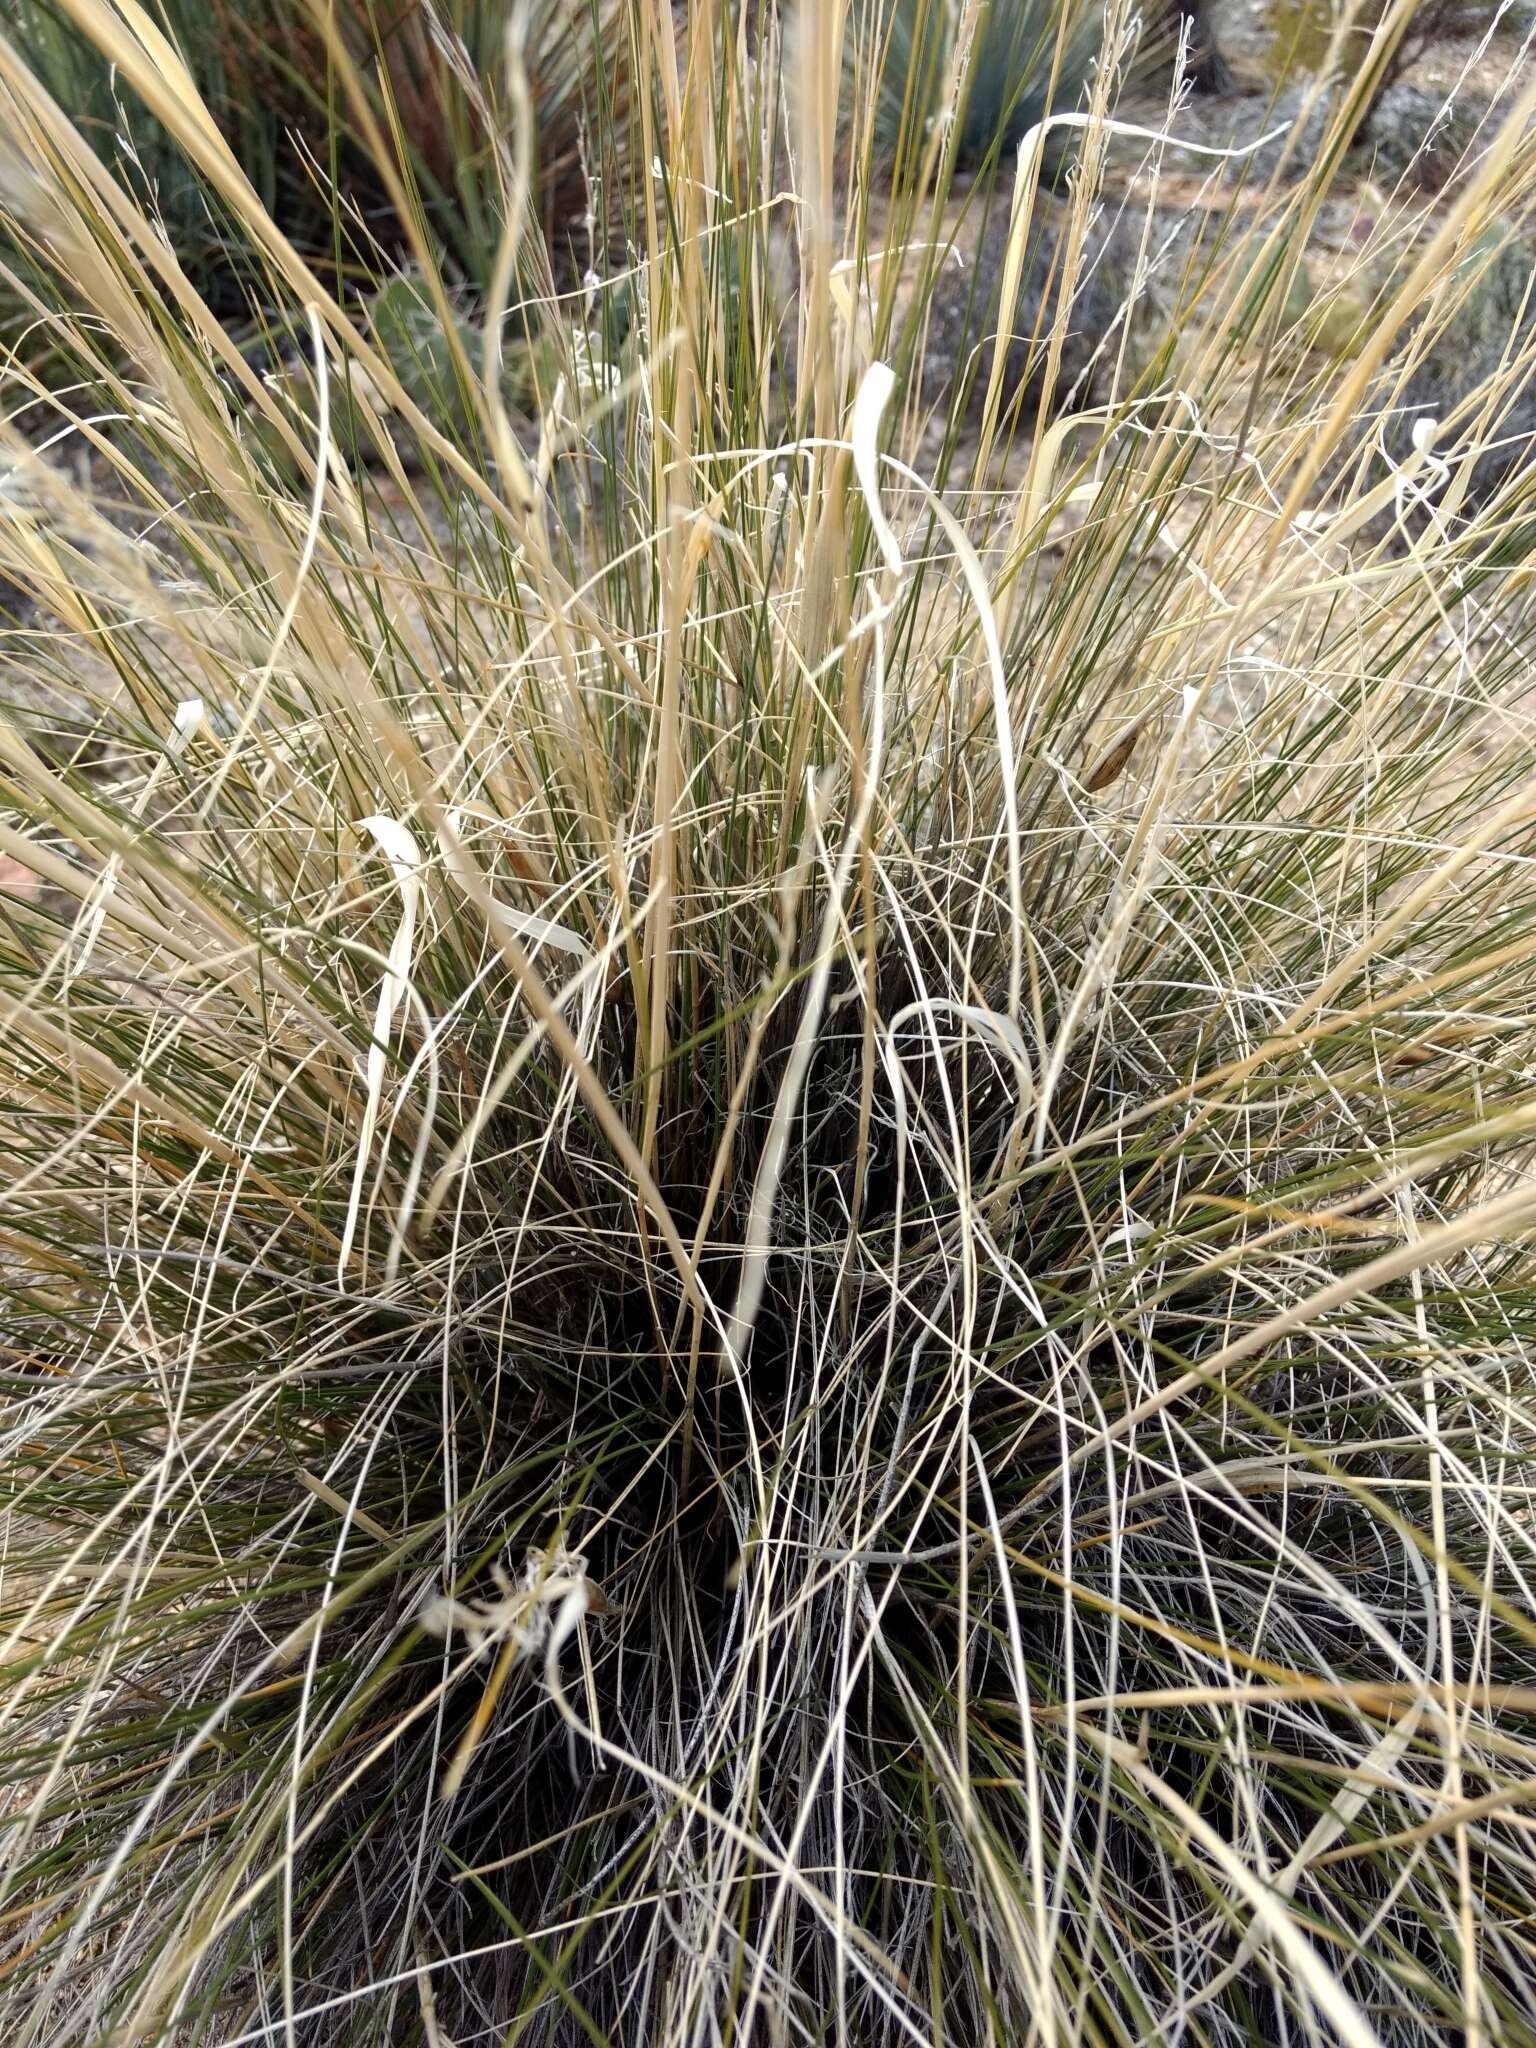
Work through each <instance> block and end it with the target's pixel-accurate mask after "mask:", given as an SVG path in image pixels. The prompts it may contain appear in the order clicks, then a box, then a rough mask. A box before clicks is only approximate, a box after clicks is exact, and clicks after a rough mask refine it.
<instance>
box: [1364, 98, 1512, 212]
mask: <svg viewBox="0 0 1536 2048" xmlns="http://www.w3.org/2000/svg"><path fill="white" fill-rule="evenodd" d="M1499 125H1500V117H1499V115H1498V113H1497V112H1496V111H1492V110H1491V109H1490V105H1489V102H1488V100H1487V98H1486V97H1485V96H1482V95H1479V94H1477V93H1474V92H1471V91H1468V90H1463V91H1462V92H1461V93H1460V94H1459V95H1458V96H1457V97H1456V98H1455V99H1454V100H1450V99H1447V98H1446V97H1445V95H1444V93H1442V92H1440V91H1438V90H1436V89H1435V88H1433V87H1430V86H1424V85H1416V84H1415V83H1414V81H1413V80H1412V79H1410V78H1400V79H1399V80H1398V81H1397V83H1396V84H1395V85H1389V86H1388V87H1387V89H1386V91H1385V92H1384V93H1382V95H1381V97H1380V99H1378V100H1377V102H1376V104H1375V106H1374V107H1373V108H1372V109H1371V114H1370V118H1369V120H1368V122H1367V123H1366V129H1365V133H1364V135H1363V136H1361V137H1360V138H1359V139H1358V141H1357V142H1356V144H1355V146H1354V148H1353V150H1352V151H1351V152H1350V154H1351V157H1352V158H1353V160H1354V162H1355V163H1356V164H1359V165H1360V166H1361V167H1362V168H1365V169H1368V170H1369V171H1370V173H1371V174H1372V176H1374V177H1375V178H1376V179H1377V180H1378V182H1379V183H1381V184H1383V185H1398V184H1412V185H1417V186H1418V187H1420V189H1421V190H1423V191H1426V192H1439V191H1443V190H1444V188H1445V187H1446V186H1447V185H1449V183H1450V182H1451V180H1452V178H1453V177H1454V176H1455V175H1456V173H1457V171H1458V170H1460V169H1461V168H1462V167H1463V166H1464V165H1465V164H1466V162H1467V161H1468V159H1469V157H1470V156H1471V155H1472V154H1473V153H1475V151H1476V150H1477V148H1478V146H1479V135H1480V134H1481V137H1482V140H1483V141H1484V142H1486V141H1488V140H1489V139H1491V137H1492V136H1493V135H1494V134H1495V133H1496V132H1497V130H1498V127H1499Z"/></svg>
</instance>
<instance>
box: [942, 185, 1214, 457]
mask: <svg viewBox="0 0 1536 2048" xmlns="http://www.w3.org/2000/svg"><path fill="white" fill-rule="evenodd" d="M1189 225H1190V223H1189V217H1188V216H1187V215H1186V214H1183V213H1178V214H1159V215H1157V216H1155V217H1154V220H1153V224H1152V231H1151V233H1150V235H1149V236H1148V237H1147V243H1146V270H1145V273H1144V274H1142V275H1141V276H1140V277H1138V271H1137V265H1138V259H1139V253H1140V250H1141V245H1142V224H1141V220H1140V218H1139V217H1137V218H1135V219H1131V218H1129V217H1124V218H1122V217H1118V216H1114V217H1107V218H1101V219H1099V220H1097V221H1096V222H1095V223H1094V224H1093V225H1092V226H1091V227H1090V229H1089V233H1088V238H1087V242H1086V245H1085V250H1084V256H1083V261H1082V265H1081V267H1080V270H1079V274H1078V281H1077V287H1076V290H1075V292H1074V294H1073V299H1072V306H1071V310H1070V313H1069V315H1068V318H1067V322H1066V334H1065V340H1064V343H1063V347H1062V353H1061V367H1060V371H1059V373H1058V376H1057V380H1056V385H1055V389H1054V392H1053V398H1052V405H1053V409H1054V410H1056V411H1068V410H1075V409H1079V408H1081V407H1082V406H1084V405H1086V404H1089V403H1091V402H1092V399H1093V397H1094V396H1095V395H1096V394H1097V393H1098V392H1099V391H1100V390H1102V388H1103V387H1104V385H1105V383H1106V382H1107V379H1108V377H1109V374H1110V372H1111V371H1112V369H1113V366H1114V364H1115V362H1116V360H1117V359H1118V357H1119V355H1120V349H1121V339H1122V334H1123V333H1124V330H1125V328H1126V326H1127V324H1129V329H1130V333H1129V340H1128V345H1127V351H1126V353H1127V360H1128V362H1129V364H1130V367H1131V375H1132V377H1133V378H1134V377H1135V375H1136V374H1137V373H1138V372H1139V371H1140V370H1141V369H1142V368H1143V367H1145V365H1146V363H1147V361H1148V360H1149V357H1150V354H1151V353H1152V352H1154V351H1155V349H1156V346H1157V344H1158V341H1159V340H1160V339H1161V337H1162V336H1163V335H1164V334H1165V333H1166V332H1167V328H1168V316H1169V313H1170V312H1171V309H1172V296H1173V291H1174V289H1175V281H1176V280H1177V278H1178V277H1179V275H1180V273H1181V270H1182V262H1183V243H1184V237H1185V235H1186V233H1187V232H1188V230H1189ZM1066 234H1067V222H1066V217H1065V209H1061V210H1060V211H1059V212H1058V211H1056V210H1054V209H1053V211H1052V212H1051V214H1049V215H1047V216H1045V217H1044V218H1043V219H1042V220H1041V221H1040V222H1039V223H1038V224H1037V226H1036V228H1035V230H1034V232H1033V235H1032V238H1031V240H1030V243H1029V246H1028V248H1027V250H1026V252H1025V258H1024V266H1023V271H1022V275H1021V279H1020V286H1019V297H1018V302H1017V304H1016V306H1015V308H1014V313H1013V319H1012V322H1011V328H1012V333H1013V336H1014V339H1013V341H1012V343H1011V345H1010V347H1009V349H1008V353H1007V357H1006V360H1005V369H1004V375H1003V386H1002V403H1003V405H1004V406H1005V407H1006V406H1007V405H1008V404H1009V403H1010V402H1011V401H1012V400H1014V399H1017V398H1018V397H1020V396H1021V395H1022V394H1026V393H1028V392H1029V391H1030V390H1031V389H1033V388H1035V387H1037V386H1038V382H1039V379H1040V377H1041V375H1042V374H1043V372H1044V369H1045V365H1046V361H1047V357H1048V353H1049V342H1050V335H1051V329H1052V325H1053V323H1054V322H1055V320H1056V317H1057V311H1058V302H1059V289H1060V269H1061V264H1062V261H1063V259H1064V256H1065V238H1066ZM1007 242H1008V235H1007V214H1006V210H1005V209H1003V208H999V209H997V211H996V213H995V214H994V217H993V219H992V220H991V221H989V222H984V223H983V225H982V229H981V232H980V233H979V235H978V236H977V237H976V239H975V241H974V243H973V245H972V246H971V247H970V248H969V249H968V250H966V249H964V248H960V247H957V250H956V252H955V254H954V255H953V256H951V258H950V259H949V260H947V261H946V262H945V263H944V264H943V265H942V267H941V268H940V271H939V273H938V275H937V276H936V277H935V278H934V279H933V280H932V284H931V288H930V289H929V291H928V293H927V297H926V305H925V312H924V323H923V326H922V329H921V330H920V334H919V342H920V345H921V347H922V358H921V369H920V373H919V374H920V389H921V392H922V396H923V399H924V402H925V403H927V404H929V405H933V406H940V407H944V408H946V409H947V408H949V407H950V406H951V405H952V403H953V402H954V397H955V393H956V387H957V385H962V384H963V385H966V386H967V387H968V389H967V393H966V398H965V402H964V406H963V414H962V416H963V417H965V418H968V419H971V420H979V418H980V416H981V412H982V408H983V404H984V401H985V396H986V389H987V382H988V378H989V376H990V374H991V367H992V345H993V339H994V337H995V336H996V333H997V330H998V324H999V320H998V313H999V306H1000V302H1001V298H1002V287H1003V271H1004V267H1005V264H1006V260H1007ZM1037 334H1038V335H1039V337H1040V339H1039V340H1036V336H1037Z"/></svg>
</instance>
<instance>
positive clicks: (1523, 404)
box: [1367, 223, 1536, 530]
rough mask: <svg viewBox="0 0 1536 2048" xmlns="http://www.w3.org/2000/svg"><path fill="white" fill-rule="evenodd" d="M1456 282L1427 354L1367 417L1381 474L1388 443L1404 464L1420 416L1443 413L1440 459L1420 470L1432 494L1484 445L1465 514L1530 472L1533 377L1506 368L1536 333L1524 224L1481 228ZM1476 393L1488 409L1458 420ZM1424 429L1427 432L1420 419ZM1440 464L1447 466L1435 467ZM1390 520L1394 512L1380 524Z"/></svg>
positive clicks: (1535, 452) (1535, 402) (1535, 413)
mask: <svg viewBox="0 0 1536 2048" xmlns="http://www.w3.org/2000/svg"><path fill="white" fill-rule="evenodd" d="M1460 284H1461V295H1460V296H1459V297H1458V298H1457V300H1456V302H1455V304H1454V308H1453V310H1451V311H1450V312H1449V313H1448V314H1443V315H1442V316H1441V319H1440V320H1439V321H1437V323H1436V326H1437V331H1436V332H1435V334H1434V335H1433V338H1432V340H1431V341H1430V346H1429V350H1428V353H1427V355H1426V356H1425V359H1424V361H1423V362H1422V363H1421V364H1420V365H1419V367H1418V368H1417V369H1416V370H1414V372H1413V373H1412V375H1411V376H1410V378H1409V379H1408V382H1407V384H1406V385H1405V386H1404V388H1403V390H1402V392H1401V393H1400V394H1399V395H1398V397H1397V400H1396V403H1395V404H1394V405H1393V406H1391V407H1390V409H1389V408H1387V407H1386V406H1385V404H1384V405H1383V406H1382V407H1381V408H1379V409H1378V410H1377V411H1376V412H1375V413H1374V414H1373V415H1372V416H1371V418H1370V419H1369V421H1368V422H1367V438H1368V440H1369V443H1370V445H1371V446H1372V447H1373V448H1374V449H1375V450H1376V453H1377V461H1376V464H1375V467H1374V471H1373V475H1372V480H1373V481H1375V480H1378V479H1379V478H1380V476H1381V475H1382V474H1383V469H1382V452H1383V450H1384V452H1385V456H1386V458H1388V459H1389V460H1390V461H1392V462H1394V463H1402V462H1404V461H1406V460H1408V459H1409V457H1410V456H1411V455H1412V453H1413V449H1414V439H1415V428H1416V426H1418V423H1420V422H1423V421H1428V420H1434V421H1437V422H1440V423H1441V425H1440V428H1439V431H1438V433H1437V435H1436V437H1435V442H1434V448H1433V455H1434V458H1435V463H1434V464H1432V465H1431V466H1430V468H1429V470H1428V471H1427V472H1426V473H1425V475H1424V478H1423V481H1424V485H1425V488H1426V489H1427V490H1428V492H1429V495H1430V496H1431V498H1435V499H1439V498H1443V497H1444V496H1445V493H1446V491H1447V490H1448V489H1449V488H1451V486H1452V484H1453V481H1454V479H1455V478H1456V477H1457V476H1458V475H1459V473H1460V470H1461V457H1462V456H1463V455H1465V454H1466V453H1467V452H1469V450H1470V448H1471V446H1472V444H1473V443H1474V441H1475V442H1476V443H1477V444H1479V445H1481V446H1482V449H1483V452H1482V453H1480V454H1478V455H1477V457H1476V460H1475V461H1474V462H1473V463H1472V465H1471V468H1470V471H1469V472H1468V476H1467V481H1466V485H1465V490H1464V493H1463V495H1462V496H1461V498H1460V502H1459V506H1458V508H1457V509H1458V510H1459V512H1460V513H1461V514H1463V515H1465V514H1472V513H1477V512H1480V511H1482V510H1484V509H1485V508H1486V507H1487V506H1488V505H1490V504H1491V503H1492V502H1493V500H1494V499H1495V498H1496V497H1497V496H1498V494H1499V493H1500V492H1501V491H1502V490H1503V488H1504V487H1505V485H1506V484H1508V483H1510V482H1511V481H1512V480H1513V479H1514V478H1515V477H1516V476H1517V475H1519V474H1520V473H1521V472H1522V471H1524V472H1527V473H1532V465H1533V463H1536V378H1533V376H1532V374H1531V371H1530V369H1529V366H1527V367H1526V368H1524V369H1523V370H1520V369H1516V371H1515V373H1514V375H1513V376H1511V374H1510V372H1509V370H1508V369H1506V368H1505V367H1504V366H1506V365H1518V362H1519V358H1520V356H1521V354H1522V351H1524V350H1527V349H1529V348H1530V347H1531V346H1532V344H1533V342H1536V287H1533V285H1532V252H1531V246H1530V242H1529V239H1528V237H1526V236H1524V235H1523V234H1522V231H1521V229H1520V227H1519V226H1518V225H1517V224H1514V223H1499V224H1497V225H1495V226H1494V227H1493V228H1490V229H1489V230H1488V232H1487V233H1485V234H1484V235H1483V236H1482V237H1480V239H1479V240H1478V242H1477V243H1475V244H1474V246H1473V247H1472V249H1471V250H1469V252H1468V253H1467V255H1466V257H1465V258H1464V259H1463V261H1462V265H1461V273H1460ZM1410 345H1411V343H1410ZM1386 389H1388V390H1389V389H1390V386H1387V387H1386ZM1479 393H1489V394H1492V396H1493V405H1492V410H1491V412H1490V414H1489V417H1488V418H1487V419H1486V420H1484V419H1482V418H1481V417H1480V416H1474V417H1470V418H1464V419H1461V420H1459V421H1453V419H1452V417H1451V416H1452V414H1453V413H1455V412H1456V410H1457V408H1458V407H1460V406H1462V405H1464V404H1467V403H1468V402H1469V401H1474V400H1475V399H1476V398H1477V396H1478V394H1479ZM1418 430H1419V432H1420V433H1422V432H1424V431H1425V430H1424V428H1423V427H1422V426H1420V427H1419V429H1418ZM1484 444H1486V445H1484ZM1441 463H1443V464H1445V465H1447V468H1446V469H1445V470H1441V469H1440V468H1439V467H1438V465H1439V464H1441ZM1416 523H1421V522H1416ZM1392 524H1393V521H1392V519H1391V516H1390V515H1388V517H1387V519H1386V521H1385V522H1384V524H1383V527H1382V528H1381V529H1379V530H1385V527H1389V526H1391V525H1392Z"/></svg>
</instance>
